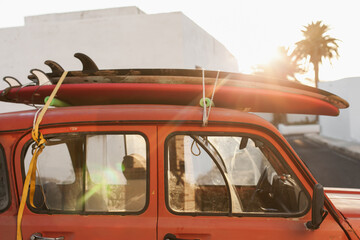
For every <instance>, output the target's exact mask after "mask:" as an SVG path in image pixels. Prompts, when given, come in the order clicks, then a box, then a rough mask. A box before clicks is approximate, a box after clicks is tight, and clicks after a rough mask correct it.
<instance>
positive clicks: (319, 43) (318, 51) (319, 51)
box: [293, 21, 339, 87]
mask: <svg viewBox="0 0 360 240" xmlns="http://www.w3.org/2000/svg"><path fill="white" fill-rule="evenodd" d="M328 30H329V27H328V26H327V25H325V24H323V23H322V22H321V21H317V22H316V23H314V22H312V23H311V24H309V25H307V26H305V30H302V33H303V35H304V39H303V40H301V41H299V42H297V43H296V48H295V50H294V52H293V54H294V56H295V57H296V58H297V59H299V60H300V59H309V61H310V63H312V64H313V66H314V72H315V87H318V83H319V65H320V64H321V63H322V59H323V58H328V59H329V60H331V59H332V58H333V57H335V56H336V57H338V56H339V53H338V47H339V45H338V44H337V41H338V39H336V38H332V37H330V36H329V35H325V33H326V32H327V31H328Z"/></svg>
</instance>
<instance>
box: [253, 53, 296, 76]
mask: <svg viewBox="0 0 360 240" xmlns="http://www.w3.org/2000/svg"><path fill="white" fill-rule="evenodd" d="M302 72H303V70H302V69H301V68H300V67H299V64H298V60H297V59H296V58H295V57H294V56H293V55H292V54H291V53H290V50H289V48H286V47H284V46H281V47H279V48H278V52H277V56H276V57H275V58H274V59H273V60H272V61H271V62H269V63H267V64H261V65H257V66H256V67H255V71H254V73H255V74H257V75H264V76H268V77H272V78H275V79H282V80H284V79H287V80H293V81H298V80H297V79H296V77H295V74H296V73H302Z"/></svg>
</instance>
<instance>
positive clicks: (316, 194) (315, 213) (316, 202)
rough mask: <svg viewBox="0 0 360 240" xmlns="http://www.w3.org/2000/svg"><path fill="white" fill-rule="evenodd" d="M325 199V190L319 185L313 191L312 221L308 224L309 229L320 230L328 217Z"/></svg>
mask: <svg viewBox="0 0 360 240" xmlns="http://www.w3.org/2000/svg"><path fill="white" fill-rule="evenodd" d="M324 198H325V195H324V188H323V186H322V185H321V184H319V183H317V184H316V185H315V186H314V191H313V199H312V212H311V221H309V222H307V223H306V227H307V228H308V229H312V230H315V229H318V228H319V227H320V224H321V223H322V222H323V221H324V219H325V218H326V216H327V215H328V211H326V210H325V209H324Z"/></svg>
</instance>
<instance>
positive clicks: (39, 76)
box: [30, 69, 50, 86]
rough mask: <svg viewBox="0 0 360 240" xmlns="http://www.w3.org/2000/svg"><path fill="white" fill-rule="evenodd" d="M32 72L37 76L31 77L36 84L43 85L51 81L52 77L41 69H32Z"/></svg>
mask: <svg viewBox="0 0 360 240" xmlns="http://www.w3.org/2000/svg"><path fill="white" fill-rule="evenodd" d="M30 72H31V73H32V74H33V75H34V76H35V77H36V78H35V79H32V78H30V80H31V81H33V82H34V83H35V84H36V85H38V86H41V85H45V84H48V83H50V79H49V78H48V76H46V74H45V73H44V72H43V71H41V70H39V69H32V70H30Z"/></svg>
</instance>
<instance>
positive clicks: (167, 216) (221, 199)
mask: <svg viewBox="0 0 360 240" xmlns="http://www.w3.org/2000/svg"><path fill="white" fill-rule="evenodd" d="M158 136H159V140H158V141H159V143H158V144H159V174H160V175H162V176H163V177H162V178H159V179H160V181H159V221H158V229H159V230H158V240H163V239H164V240H165V239H172V240H174V239H192V240H193V239H201V240H202V239H207V240H209V239H227V240H230V239H265V238H266V239H270V238H273V239H332V238H334V239H346V236H345V234H344V232H343V231H342V229H341V228H340V227H339V226H338V224H337V223H336V222H335V221H334V219H333V218H332V216H330V214H329V216H328V217H327V218H326V219H325V220H324V222H323V223H322V225H321V226H320V229H318V230H314V231H312V230H307V229H306V227H305V224H306V222H308V221H310V220H311V211H310V210H311V205H310V203H311V194H312V189H311V187H310V186H308V185H307V183H306V181H305V179H304V178H303V177H302V176H301V174H300V173H299V171H298V170H297V169H296V167H295V165H294V164H293V163H291V161H290V159H289V157H288V156H287V155H286V154H285V152H284V151H282V150H281V147H280V146H279V144H278V143H277V142H276V141H275V140H274V139H272V138H271V137H270V136H269V135H267V134H265V133H264V132H263V131H259V130H256V129H255V128H245V127H229V126H223V127H210V126H208V127H205V128H204V127H196V126H186V127H185V126H177V127H175V126H169V125H167V126H162V127H160V128H159V134H158Z"/></svg>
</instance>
